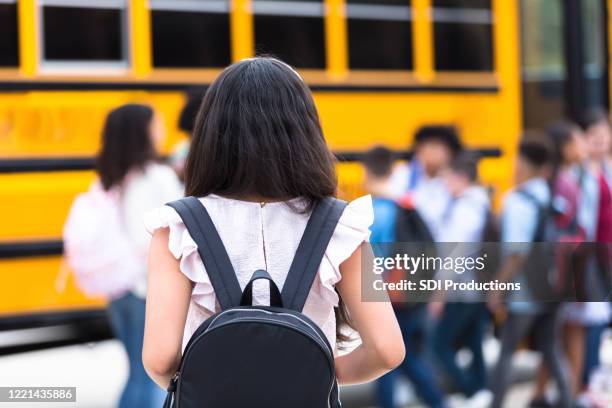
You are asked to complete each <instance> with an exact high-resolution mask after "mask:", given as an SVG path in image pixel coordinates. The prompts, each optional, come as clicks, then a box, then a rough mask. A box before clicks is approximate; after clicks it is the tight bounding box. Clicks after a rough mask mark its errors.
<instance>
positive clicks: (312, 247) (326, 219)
mask: <svg viewBox="0 0 612 408" xmlns="http://www.w3.org/2000/svg"><path fill="white" fill-rule="evenodd" d="M346 205H347V203H346V201H341V200H338V199H335V198H332V197H328V198H325V199H323V200H321V201H319V202H318V203H317V205H316V207H315V209H314V210H313V212H312V214H311V215H310V219H309V220H308V224H307V225H306V229H305V230H304V235H303V236H302V239H301V241H300V243H299V245H298V249H297V251H296V252H295V257H294V258H293V262H292V263H291V267H290V268H289V274H288V275H287V279H286V280H285V284H284V285H283V290H282V298H283V304H284V306H285V307H286V308H288V309H292V310H295V311H298V312H301V311H302V309H303V308H304V304H305V303H306V298H307V297H308V293H310V288H311V287H312V284H313V282H314V279H315V277H316V275H317V272H318V270H319V265H321V260H322V259H323V255H324V254H325V250H326V249H327V245H328V244H329V241H330V239H331V237H332V235H333V233H334V230H335V229H336V225H337V224H338V220H339V219H340V217H341V216H342V213H343V212H344V209H345V208H346Z"/></svg>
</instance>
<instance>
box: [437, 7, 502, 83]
mask: <svg viewBox="0 0 612 408" xmlns="http://www.w3.org/2000/svg"><path fill="white" fill-rule="evenodd" d="M436 3H437V4H438V5H436ZM473 3H474V1H473V0H433V1H432V13H431V16H432V18H431V24H432V41H433V55H434V69H435V71H436V72H452V73H463V72H476V73H492V72H494V71H495V41H494V30H495V14H494V10H493V4H492V3H493V1H492V0H489V1H486V0H485V1H477V2H476V3H478V4H473ZM460 27H462V28H460ZM466 28H471V29H474V30H478V31H482V32H479V33H478V34H476V35H474V36H473V37H472V38H471V40H474V38H478V39H482V41H483V42H482V43H481V44H475V43H473V42H472V43H471V44H469V46H468V47H461V51H459V50H458V51H456V52H455V53H450V52H449V51H448V48H447V47H449V46H450V44H451V43H450V42H449V41H447V40H445V41H439V40H440V38H439V37H442V36H443V35H445V34H446V36H445V37H446V38H449V37H450V38H454V39H455V40H461V38H460V36H457V35H452V33H453V30H459V31H463V32H464V33H465V29H466ZM446 30H450V33H449V32H448V31H446ZM455 34H457V33H456V32H455ZM483 35H486V36H488V38H483V37H482V36H483ZM466 37H467V36H466ZM466 37H464V39H466ZM467 39H468V40H470V38H469V37H468V38H467ZM466 44H467V43H466ZM466 44H463V45H466ZM442 47H444V48H442ZM475 47H478V48H475ZM468 49H469V50H472V51H475V52H476V53H478V54H479V55H480V56H481V60H480V61H468V60H469V59H470V57H471V59H473V60H474V58H473V57H474V55H470V54H469V53H468V55H467V56H466V54H465V53H464V50H468ZM457 54H461V55H464V56H465V61H461V59H460V58H456V56H457ZM442 56H443V57H444V58H445V60H444V61H443V60H442V58H441V57H442ZM452 61H454V64H455V66H453V65H452V64H453V62H452ZM470 64H473V65H470ZM474 64H476V65H474Z"/></svg>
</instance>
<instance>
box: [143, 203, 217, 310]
mask: <svg viewBox="0 0 612 408" xmlns="http://www.w3.org/2000/svg"><path fill="white" fill-rule="evenodd" d="M144 224H145V227H146V229H147V231H149V233H151V234H152V233H153V232H154V231H155V230H156V229H158V228H166V227H169V228H170V236H169V238H168V248H169V249H170V252H171V253H172V255H173V256H174V257H175V258H176V259H179V260H180V270H181V272H182V273H183V274H184V275H185V276H186V277H187V278H188V279H189V280H190V281H192V282H193V283H194V287H193V292H192V294H191V298H192V300H193V301H194V302H195V303H197V304H198V305H200V306H201V307H203V308H205V309H206V310H207V311H208V312H210V313H215V312H216V297H215V293H214V290H213V286H212V284H211V282H210V278H209V277H208V273H207V272H206V269H205V267H204V264H203V263H202V260H201V258H200V254H199V253H198V246H197V245H196V243H195V241H194V240H193V239H192V238H191V235H189V232H188V231H187V228H186V227H185V224H183V221H182V220H181V217H180V216H179V215H178V214H177V212H176V211H175V210H174V209H173V208H171V207H168V206H163V207H160V208H158V209H156V210H153V211H150V212H148V213H146V214H145V216H144Z"/></svg>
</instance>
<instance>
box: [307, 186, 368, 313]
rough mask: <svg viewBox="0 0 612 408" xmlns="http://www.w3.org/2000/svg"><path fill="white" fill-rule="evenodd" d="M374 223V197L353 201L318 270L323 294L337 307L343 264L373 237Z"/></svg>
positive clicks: (341, 219) (339, 223) (341, 220)
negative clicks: (341, 266)
mask: <svg viewBox="0 0 612 408" xmlns="http://www.w3.org/2000/svg"><path fill="white" fill-rule="evenodd" d="M373 222H374V210H373V207H372V197H371V196H369V195H367V196H363V197H360V198H358V199H356V200H354V201H352V202H350V203H349V204H348V205H347V207H346V209H345V210H344V213H343V214H342V216H341V217H340V221H339V222H338V225H337V226H336V229H335V231H334V234H333V235H332V238H331V240H330V241H329V245H328V246H327V250H326V251H325V256H324V257H323V261H322V262H321V266H320V268H319V278H320V282H319V283H320V289H321V293H320V295H321V296H322V297H323V298H324V299H325V300H326V301H328V302H330V303H332V304H333V305H334V306H337V305H338V294H337V293H336V291H335V290H334V286H335V285H336V284H337V283H338V282H339V281H340V279H342V275H340V264H342V262H344V261H345V260H346V259H348V258H349V257H350V256H351V255H352V254H353V252H355V250H356V249H357V248H358V247H359V245H361V244H362V243H363V242H367V241H368V238H369V237H370V229H369V228H370V226H371V225H372V223H373Z"/></svg>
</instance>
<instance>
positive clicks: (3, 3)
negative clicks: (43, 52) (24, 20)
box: [0, 0, 20, 69]
mask: <svg viewBox="0 0 612 408" xmlns="http://www.w3.org/2000/svg"><path fill="white" fill-rule="evenodd" d="M0 7H2V8H4V7H6V8H7V10H6V11H8V12H9V13H10V12H11V11H12V10H10V9H14V13H15V21H14V22H13V24H14V28H15V33H14V34H15V38H14V40H15V41H14V44H8V43H7V44H4V45H5V46H7V47H10V48H13V47H14V48H15V49H14V54H13V52H12V51H13V50H12V49H11V50H10V51H11V55H9V54H8V52H9V50H8V49H6V48H1V49H0V53H1V54H2V55H1V57H0V69H18V68H19V64H20V55H19V10H18V9H17V0H0ZM11 28H12V27H11V26H10V25H6V26H4V27H3V30H4V29H11ZM11 31H12V30H11ZM2 37H3V38H6V37H5V36H2ZM8 39H9V40H11V39H10V37H9V38H8ZM11 42H12V41H11ZM5 57H7V58H6V60H3V59H4V58H5Z"/></svg>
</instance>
